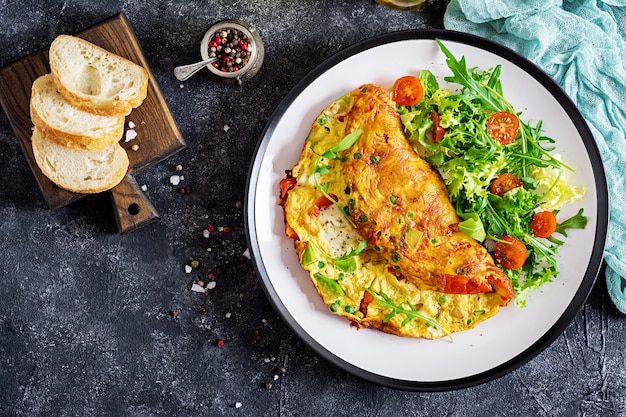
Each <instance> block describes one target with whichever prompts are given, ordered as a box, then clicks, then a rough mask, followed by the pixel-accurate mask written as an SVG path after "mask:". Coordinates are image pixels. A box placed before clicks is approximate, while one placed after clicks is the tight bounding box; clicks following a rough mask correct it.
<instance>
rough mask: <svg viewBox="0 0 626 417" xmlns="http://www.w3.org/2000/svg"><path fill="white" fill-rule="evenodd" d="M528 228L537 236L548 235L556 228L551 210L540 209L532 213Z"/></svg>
mask: <svg viewBox="0 0 626 417" xmlns="http://www.w3.org/2000/svg"><path fill="white" fill-rule="evenodd" d="M530 230H531V232H533V234H534V235H535V236H537V237H550V236H551V235H552V233H554V231H555V230H556V217H555V216H554V213H552V212H551V211H540V212H538V213H535V214H534V215H533V218H532V220H531V221H530Z"/></svg>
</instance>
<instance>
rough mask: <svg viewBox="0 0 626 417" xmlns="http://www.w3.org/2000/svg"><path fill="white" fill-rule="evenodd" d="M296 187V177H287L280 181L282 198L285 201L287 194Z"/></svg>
mask: <svg viewBox="0 0 626 417" xmlns="http://www.w3.org/2000/svg"><path fill="white" fill-rule="evenodd" d="M295 185H296V179H295V178H294V177H286V178H283V179H282V180H280V198H282V199H283V200H284V199H285V197H287V193H288V192H289V190H291V189H292V188H293V187H295Z"/></svg>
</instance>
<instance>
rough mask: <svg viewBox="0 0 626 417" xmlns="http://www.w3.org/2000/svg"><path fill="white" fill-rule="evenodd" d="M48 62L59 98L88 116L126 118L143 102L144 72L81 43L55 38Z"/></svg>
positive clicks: (109, 54) (64, 36)
mask: <svg viewBox="0 0 626 417" xmlns="http://www.w3.org/2000/svg"><path fill="white" fill-rule="evenodd" d="M49 60H50V69H51V70H52V76H53V77H54V83H55V85H56V87H57V90H58V91H59V94H61V96H63V98H64V99H65V100H67V101H68V102H69V103H70V104H72V105H74V106H76V107H78V108H80V109H82V110H85V111H87V112H90V113H94V114H100V115H113V114H121V115H124V116H126V115H128V114H130V112H131V111H132V109H133V108H135V107H138V106H139V105H141V103H142V102H143V100H144V99H145V98H146V95H147V91H148V72H147V71H146V69H145V68H143V67H142V66H140V65H137V64H135V63H134V62H131V61H129V60H127V59H125V58H122V57H120V56H118V55H116V54H113V53H111V52H109V51H107V50H105V49H103V48H101V47H99V46H97V45H94V44H92V43H90V42H87V41H86V40H84V39H81V38H78V37H75V36H70V35H59V36H57V37H56V38H55V40H54V41H53V42H52V44H51V45H50V51H49Z"/></svg>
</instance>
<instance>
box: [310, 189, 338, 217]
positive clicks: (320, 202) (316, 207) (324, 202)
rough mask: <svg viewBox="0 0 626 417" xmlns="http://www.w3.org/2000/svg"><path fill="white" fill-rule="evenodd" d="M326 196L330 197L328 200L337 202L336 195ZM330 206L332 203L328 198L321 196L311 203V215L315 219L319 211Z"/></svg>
mask: <svg viewBox="0 0 626 417" xmlns="http://www.w3.org/2000/svg"><path fill="white" fill-rule="evenodd" d="M328 195H329V196H330V198H332V199H333V200H335V201H337V196H336V195H334V194H328ZM332 204H333V202H332V201H330V200H329V199H328V197H326V196H325V195H323V196H321V197H320V198H318V199H317V200H315V202H314V203H313V207H311V215H312V216H315V217H317V216H319V214H320V211H322V210H323V209H325V208H326V207H330V206H331V205H332Z"/></svg>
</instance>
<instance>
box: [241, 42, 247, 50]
mask: <svg viewBox="0 0 626 417" xmlns="http://www.w3.org/2000/svg"><path fill="white" fill-rule="evenodd" d="M239 47H240V48H241V50H242V51H245V50H247V49H248V44H247V43H245V42H244V41H241V42H239Z"/></svg>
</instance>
